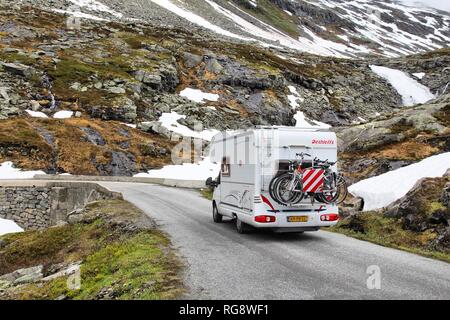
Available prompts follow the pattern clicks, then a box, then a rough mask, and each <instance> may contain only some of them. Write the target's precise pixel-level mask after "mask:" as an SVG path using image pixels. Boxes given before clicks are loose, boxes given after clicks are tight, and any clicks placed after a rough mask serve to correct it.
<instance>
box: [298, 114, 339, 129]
mask: <svg viewBox="0 0 450 320" xmlns="http://www.w3.org/2000/svg"><path fill="white" fill-rule="evenodd" d="M294 119H295V120H296V121H297V122H296V123H295V126H296V127H297V128H305V129H330V128H331V126H330V125H329V124H326V123H323V122H320V121H316V120H311V119H307V118H306V117H305V115H304V114H303V112H301V111H297V113H296V114H295V115H294Z"/></svg>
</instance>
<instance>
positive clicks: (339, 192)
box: [318, 175, 348, 204]
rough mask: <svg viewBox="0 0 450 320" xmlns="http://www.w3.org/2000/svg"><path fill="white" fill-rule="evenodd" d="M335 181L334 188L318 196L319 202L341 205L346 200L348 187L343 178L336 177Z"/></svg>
mask: <svg viewBox="0 0 450 320" xmlns="http://www.w3.org/2000/svg"><path fill="white" fill-rule="evenodd" d="M335 179H336V183H335V184H334V187H332V188H330V189H329V190H324V191H323V192H322V193H320V194H318V196H319V198H320V201H321V202H324V203H327V204H341V203H342V202H344V201H345V199H346V198H347V195H348V187H347V182H346V181H345V179H344V177H343V176H342V175H337V176H336V178H335Z"/></svg>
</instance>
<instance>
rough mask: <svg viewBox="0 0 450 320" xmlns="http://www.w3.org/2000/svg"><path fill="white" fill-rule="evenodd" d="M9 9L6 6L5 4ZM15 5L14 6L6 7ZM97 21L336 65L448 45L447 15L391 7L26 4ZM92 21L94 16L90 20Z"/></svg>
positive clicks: (298, 1)
mask: <svg viewBox="0 0 450 320" xmlns="http://www.w3.org/2000/svg"><path fill="white" fill-rule="evenodd" d="M6 2H8V1H6ZM9 2H14V1H9ZM22 3H24V4H27V3H29V4H33V5H41V6H43V7H46V8H51V9H53V10H58V12H66V13H67V12H76V13H77V15H78V16H80V17H89V16H88V15H91V16H90V17H91V18H94V19H101V18H103V19H114V20H116V19H125V20H126V19H128V20H130V19H132V21H136V20H134V19H138V20H140V21H145V22H149V23H153V24H156V25H160V26H161V25H165V26H176V27H180V28H184V29H187V30H195V29H196V28H202V29H203V30H207V31H209V32H214V33H216V34H219V35H221V36H225V37H228V38H232V39H234V40H237V41H246V42H252V41H254V42H257V43H258V44H259V45H262V46H272V47H278V48H284V49H291V50H296V51H302V52H309V53H314V54H320V55H333V56H338V57H356V56H365V55H373V54H375V55H384V56H390V57H394V56H400V55H405V54H412V53H417V52H423V51H429V50H435V49H439V48H443V47H447V46H448V45H449V44H450V16H449V14H448V12H443V11H438V10H435V9H430V8H415V7H408V6H405V5H403V4H402V3H399V2H397V1H391V0H385V1H381V0H375V1H373V0H353V1H343V0H318V1H306V0H305V1H304V0H295V1H294V0H252V1H248V0H232V1H228V0H184V1H181V0H131V1H118V0H101V1H93V0H58V1H47V0H38V1H29V0H25V1H22ZM92 15H94V16H92Z"/></svg>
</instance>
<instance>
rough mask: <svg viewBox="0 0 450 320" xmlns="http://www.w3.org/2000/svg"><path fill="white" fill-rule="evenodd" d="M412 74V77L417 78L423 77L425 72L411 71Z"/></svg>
mask: <svg viewBox="0 0 450 320" xmlns="http://www.w3.org/2000/svg"><path fill="white" fill-rule="evenodd" d="M412 75H413V76H414V77H416V78H417V79H422V78H423V77H425V72H417V73H413V74H412Z"/></svg>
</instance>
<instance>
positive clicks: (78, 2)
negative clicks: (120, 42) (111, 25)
mask: <svg viewBox="0 0 450 320" xmlns="http://www.w3.org/2000/svg"><path fill="white" fill-rule="evenodd" d="M69 2H71V3H72V4H73V5H75V6H78V7H80V8H86V9H88V10H91V11H97V12H104V13H108V14H110V15H113V16H115V17H116V18H122V17H123V14H121V13H119V12H116V11H114V10H112V9H110V8H109V7H108V6H106V5H104V4H103V3H101V2H99V1H95V0H69Z"/></svg>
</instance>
